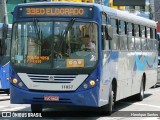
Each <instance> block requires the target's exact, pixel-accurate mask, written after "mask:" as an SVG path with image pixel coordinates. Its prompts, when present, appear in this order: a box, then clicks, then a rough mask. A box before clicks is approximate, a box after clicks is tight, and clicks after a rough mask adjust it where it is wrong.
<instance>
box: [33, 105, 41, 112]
mask: <svg viewBox="0 0 160 120" xmlns="http://www.w3.org/2000/svg"><path fill="white" fill-rule="evenodd" d="M31 111H32V112H33V113H36V112H42V104H31Z"/></svg>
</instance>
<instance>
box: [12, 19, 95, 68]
mask: <svg viewBox="0 0 160 120" xmlns="http://www.w3.org/2000/svg"><path fill="white" fill-rule="evenodd" d="M97 29H98V27H97V24H96V23H93V22H87V23H85V22H77V21H74V20H71V21H68V22H66V21H61V22H59V21H58V22H57V21H51V22H46V21H45V22H38V21H37V20H36V19H35V20H33V21H32V22H19V23H18V22H17V23H15V24H14V26H13V35H12V51H14V53H13V52H12V54H11V62H12V63H13V64H14V65H16V66H23V67H35V68H42V69H43V68H53V69H54V68H74V67H83V68H85V67H94V65H95V64H96V62H97V59H98V50H97V48H98V47H97V46H98V45H97V43H98V42H97V41H98V30H97ZM85 37H88V39H89V40H88V42H85V40H84V39H86V38H85ZM84 44H85V45H84ZM86 44H87V45H90V46H91V47H92V48H91V47H88V46H87V45H86Z"/></svg>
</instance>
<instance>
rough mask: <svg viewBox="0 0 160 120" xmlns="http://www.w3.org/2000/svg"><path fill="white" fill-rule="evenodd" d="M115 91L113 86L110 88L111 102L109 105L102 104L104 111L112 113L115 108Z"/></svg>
mask: <svg viewBox="0 0 160 120" xmlns="http://www.w3.org/2000/svg"><path fill="white" fill-rule="evenodd" d="M114 98H115V97H114V91H113V90H112V87H111V88H110V92H109V102H108V104H107V105H105V106H102V111H103V112H105V113H106V114H108V115H111V114H112V112H113V109H114V103H115V101H114Z"/></svg>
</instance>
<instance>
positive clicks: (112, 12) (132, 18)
mask: <svg viewBox="0 0 160 120" xmlns="http://www.w3.org/2000/svg"><path fill="white" fill-rule="evenodd" d="M41 5H48V6H50V5H70V6H72V5H74V6H95V7H97V8H98V9H99V10H100V11H102V12H105V13H106V14H107V15H109V16H111V17H113V18H115V19H119V20H125V21H127V22H131V23H134V24H140V25H144V26H148V27H153V28H156V26H157V25H156V22H155V21H153V20H149V19H146V18H143V17H140V16H137V15H134V14H131V13H128V12H126V11H120V10H117V9H113V8H110V7H107V6H103V5H100V4H96V3H81V2H35V3H23V4H19V5H18V6H19V7H22V6H41Z"/></svg>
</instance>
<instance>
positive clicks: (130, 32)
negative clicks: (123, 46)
mask: <svg viewBox="0 0 160 120" xmlns="http://www.w3.org/2000/svg"><path fill="white" fill-rule="evenodd" d="M127 35H128V36H127V38H128V47H129V50H134V37H133V25H132V23H128V25H127Z"/></svg>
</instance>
